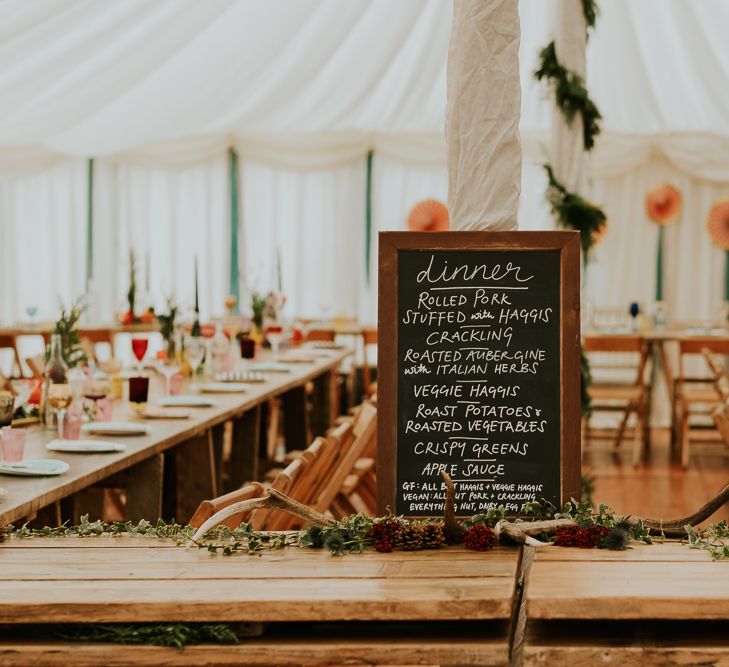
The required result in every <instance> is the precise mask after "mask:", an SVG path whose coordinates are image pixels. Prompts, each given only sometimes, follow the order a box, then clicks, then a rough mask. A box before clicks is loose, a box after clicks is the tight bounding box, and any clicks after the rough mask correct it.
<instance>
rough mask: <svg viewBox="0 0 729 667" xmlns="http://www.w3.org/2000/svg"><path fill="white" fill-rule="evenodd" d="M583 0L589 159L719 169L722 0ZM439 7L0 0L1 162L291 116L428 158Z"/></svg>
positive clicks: (172, 157)
mask: <svg viewBox="0 0 729 667" xmlns="http://www.w3.org/2000/svg"><path fill="white" fill-rule="evenodd" d="M551 6H552V3H549V2H545V1H544V0H520V3H519V10H520V15H521V23H522V26H521V29H522V41H521V48H520V55H521V63H520V69H521V80H522V121H521V131H522V136H523V139H524V151H525V156H531V158H532V159H537V160H538V159H542V158H543V155H542V154H541V153H540V148H539V145H540V143H542V141H545V142H548V140H549V137H548V132H549V125H550V118H549V104H548V100H547V99H546V95H545V91H544V89H543V88H541V87H540V86H538V85H536V84H535V82H533V81H532V80H531V71H532V70H533V69H534V64H535V62H536V54H537V52H538V50H539V49H540V48H541V47H542V46H543V45H544V44H545V43H546V42H547V41H548V39H549V35H550V32H551V25H552V23H551ZM600 9H601V18H600V21H599V24H598V27H597V30H596V31H595V32H594V34H593V35H591V37H590V40H589V44H588V53H587V62H588V83H589V87H590V91H591V93H592V94H593V95H594V97H595V100H596V102H597V104H598V106H599V108H600V109H601V111H602V113H603V116H604V122H603V127H604V134H603V135H602V136H601V137H600V138H599V140H598V146H597V148H596V150H595V155H594V156H593V157H592V159H591V161H592V164H593V167H594V169H595V170H596V173H600V172H611V173H613V170H614V169H615V168H616V164H617V165H620V164H621V163H625V164H627V163H630V164H631V165H632V166H635V161H636V160H639V161H640V160H642V161H645V160H647V159H649V158H651V157H654V156H655V154H656V152H660V153H662V154H663V155H665V156H666V157H667V159H668V160H669V161H671V162H673V163H674V164H675V165H676V166H678V167H679V168H681V169H683V170H686V171H687V172H688V173H691V174H693V175H694V176H701V177H705V178H711V179H714V180H722V179H726V178H727V175H729V151H727V150H726V147H727V143H729V114H727V113H726V109H727V106H728V102H727V92H726V91H727V90H729V50H728V49H726V47H725V44H726V39H725V26H726V25H727V24H729V3H727V2H726V1H725V0H702V2H687V1H686V0H642V1H641V2H635V1H634V0H610V2H602V3H601V7H600ZM451 14H452V5H451V3H450V2H447V1H446V0H398V1H397V2H393V1H392V0H347V2H341V0H297V1H296V2H290V1H289V0H206V1H205V2H199V1H198V0H155V1H154V2H149V1H148V0H125V2H123V3H108V2H98V1H97V0H34V1H33V2H18V1H17V0H0V16H2V20H1V21H0V147H2V149H3V150H2V151H0V162H6V161H8V160H9V159H12V160H13V162H14V164H18V162H20V163H23V162H24V161H27V162H28V163H34V164H40V163H41V162H42V161H43V160H45V161H48V160H50V159H51V157H49V156H53V155H54V154H55V155H56V156H58V154H61V155H73V156H104V155H113V156H121V155H124V156H125V158H129V159H132V160H134V159H137V160H141V161H145V160H155V159H157V160H158V161H162V162H165V161H167V162H171V163H173V164H174V163H175V161H176V160H178V159H180V160H183V161H185V160H187V161H189V160H195V159H201V158H200V156H203V155H209V154H210V153H211V152H212V151H217V150H218V146H220V145H235V144H240V145H241V146H243V147H244V146H246V145H249V146H251V149H252V150H254V151H255V150H258V149H259V148H260V147H261V142H263V144H265V147H264V149H261V150H262V151H263V153H264V154H270V153H271V151H272V150H273V148H275V146H273V143H275V142H273V143H271V142H269V141H268V140H267V138H271V139H272V140H275V139H276V138H281V137H285V136H290V135H294V134H295V135H304V139H308V140H309V142H310V143H309V144H307V142H306V141H305V140H304V139H300V140H299V141H300V144H299V146H298V148H297V149H296V151H295V152H297V153H299V154H300V153H305V152H306V151H307V150H308V149H307V145H309V146H310V145H312V144H314V143H317V142H318V141H319V140H321V138H322V137H323V136H325V135H326V136H327V137H329V145H331V144H332V142H333V143H336V144H342V145H345V146H346V145H348V146H349V147H350V151H354V152H360V151H362V150H366V149H367V148H368V147H372V146H373V145H374V144H375V143H379V144H380V145H382V146H386V145H387V144H388V143H389V142H390V141H392V142H393V143H394V144H395V145H397V146H399V147H401V148H402V151H403V152H404V154H409V152H410V151H414V153H413V155H414V157H413V159H414V160H415V161H417V160H418V159H420V158H422V159H424V160H426V161H431V162H433V161H436V160H439V159H444V154H445V151H444V148H443V144H444V141H443V123H444V115H445V100H446V54H447V50H448V38H449V33H450V28H451ZM332 137H333V139H332ZM421 142H424V144H423V145H425V146H426V149H425V150H424V153H423V154H421V155H418V154H417V147H418V146H420V145H421ZM279 143H281V142H280V141H279ZM439 144H440V145H439ZM11 147H12V151H11V150H9V149H10V148H11ZM6 149H8V150H7V151H6ZM335 152H336V156H335V157H334V158H333V159H335V160H341V159H342V149H341V147H337V149H336V151H335ZM345 152H346V151H345ZM3 153H5V155H2V154H3ZM11 156H12V157H11ZM282 159H284V160H285V159H286V156H285V155H284V157H283V158H282ZM297 159H298V158H297ZM317 159H325V158H322V157H321V156H320V157H319V158H317ZM639 163H640V162H639Z"/></svg>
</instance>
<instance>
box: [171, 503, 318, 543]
mask: <svg viewBox="0 0 729 667" xmlns="http://www.w3.org/2000/svg"><path fill="white" fill-rule="evenodd" d="M259 509H272V510H280V511H282V512H288V513H289V514H293V515H294V516H298V517H299V518H300V519H303V520H304V521H305V522H306V523H307V524H310V525H314V526H328V525H329V524H330V523H331V522H332V520H331V519H330V518H329V517H327V516H325V515H324V514H322V513H321V512H317V511H316V510H313V509H311V508H310V507H307V506H306V505H302V504H301V503H300V502H298V501H297V500H294V499H293V498H289V496H287V495H286V494H285V493H281V492H280V491H277V490H276V489H268V491H267V492H266V495H263V496H261V497H260V498H251V499H250V500H242V501H241V502H239V503H233V504H232V505H229V506H228V507H224V508H223V509H222V510H220V511H219V512H216V513H215V514H213V516H211V517H210V518H209V519H208V520H207V521H206V522H205V523H203V525H202V526H200V528H198V529H197V530H196V531H195V534H194V535H193V536H192V537H191V538H190V541H189V542H188V543H187V546H186V547H185V548H186V549H187V548H189V547H190V545H192V544H193V543H194V542H197V541H198V540H199V539H200V538H201V537H203V536H204V535H205V533H207V532H208V531H209V530H210V529H211V528H215V526H217V525H219V524H221V523H222V522H223V521H225V520H226V519H228V518H230V517H231V516H234V515H235V514H239V513H242V512H250V511H252V510H259Z"/></svg>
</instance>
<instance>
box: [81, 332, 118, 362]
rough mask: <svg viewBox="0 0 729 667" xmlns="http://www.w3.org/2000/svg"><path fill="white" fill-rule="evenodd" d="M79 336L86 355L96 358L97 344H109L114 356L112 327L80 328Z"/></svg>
mask: <svg viewBox="0 0 729 667" xmlns="http://www.w3.org/2000/svg"><path fill="white" fill-rule="evenodd" d="M78 337H79V340H80V341H81V346H82V348H83V349H84V352H86V355H87V356H88V357H89V358H91V359H94V360H96V359H97V357H96V346H97V345H99V344H107V345H108V346H109V349H110V350H111V356H112V357H113V356H114V332H113V331H112V330H111V329H79V330H78Z"/></svg>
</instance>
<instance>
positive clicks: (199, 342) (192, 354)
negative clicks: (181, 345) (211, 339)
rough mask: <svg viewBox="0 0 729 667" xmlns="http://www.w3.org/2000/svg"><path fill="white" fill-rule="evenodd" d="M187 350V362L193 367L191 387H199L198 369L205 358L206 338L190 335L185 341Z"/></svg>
mask: <svg viewBox="0 0 729 667" xmlns="http://www.w3.org/2000/svg"><path fill="white" fill-rule="evenodd" d="M185 349H186V350H187V363H188V364H190V368H191V369H192V385H191V389H195V390H196V389H197V379H196V378H197V369H198V368H199V367H200V364H201V363H202V362H203V359H204V358H205V349H206V348H205V338H203V337H202V336H188V338H187V341H186V342H185Z"/></svg>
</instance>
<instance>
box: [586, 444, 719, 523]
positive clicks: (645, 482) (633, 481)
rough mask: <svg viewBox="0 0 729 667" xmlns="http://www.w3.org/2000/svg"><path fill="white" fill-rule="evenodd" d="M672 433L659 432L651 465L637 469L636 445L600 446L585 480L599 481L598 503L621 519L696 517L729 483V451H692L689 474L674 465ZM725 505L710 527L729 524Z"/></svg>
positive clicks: (697, 447) (712, 447)
mask: <svg viewBox="0 0 729 667" xmlns="http://www.w3.org/2000/svg"><path fill="white" fill-rule="evenodd" d="M669 439H670V432H669V430H668V429H653V430H652V432H651V447H650V451H649V453H648V456H647V457H646V459H645V460H644V461H643V462H642V463H641V465H640V466H638V467H637V468H634V467H633V465H632V462H631V451H630V449H631V448H630V446H629V444H630V442H629V440H626V442H625V443H624V445H623V446H622V447H621V448H620V449H617V450H616V449H615V448H614V447H613V445H612V441H608V440H601V441H596V442H595V443H594V444H593V446H591V448H590V449H588V450H587V451H586V453H585V455H584V457H583V469H582V473H583V475H588V476H591V477H594V478H595V491H594V494H593V500H594V502H595V503H605V504H607V505H609V506H610V507H612V508H613V509H614V510H615V511H616V512H618V513H621V514H633V515H637V516H644V517H652V518H663V519H677V518H680V517H684V516H687V515H689V514H691V513H692V512H694V511H696V510H697V509H698V508H699V507H701V505H703V504H704V503H705V502H706V501H708V500H709V499H710V498H712V497H713V496H714V495H715V494H716V493H718V492H719V490H720V489H721V488H722V487H723V486H724V485H725V484H726V483H727V481H729V448H728V447H726V445H724V444H723V443H720V442H715V443H696V444H692V446H691V460H690V465H689V467H688V469H684V468H683V467H681V465H680V464H679V463H677V462H675V461H672V460H671V455H670V447H669ZM728 514H729V505H725V506H724V508H722V509H721V510H720V511H718V512H717V513H716V514H715V515H714V516H713V517H712V518H711V519H710V521H716V520H719V519H722V518H726V517H727V515H728Z"/></svg>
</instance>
